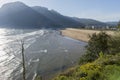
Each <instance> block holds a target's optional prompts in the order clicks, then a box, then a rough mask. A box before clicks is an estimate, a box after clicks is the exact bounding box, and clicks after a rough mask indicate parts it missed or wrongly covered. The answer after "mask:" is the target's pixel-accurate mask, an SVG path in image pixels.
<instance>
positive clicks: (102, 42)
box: [87, 31, 111, 57]
mask: <svg viewBox="0 0 120 80" xmlns="http://www.w3.org/2000/svg"><path fill="white" fill-rule="evenodd" d="M89 37H90V40H89V42H88V46H87V53H89V54H93V55H95V56H96V57H98V56H99V53H100V52H103V53H109V50H110V46H109V40H110V39H111V37H110V36H109V35H108V34H107V33H105V32H103V31H102V32H100V33H98V34H96V33H94V34H93V35H92V36H89Z"/></svg>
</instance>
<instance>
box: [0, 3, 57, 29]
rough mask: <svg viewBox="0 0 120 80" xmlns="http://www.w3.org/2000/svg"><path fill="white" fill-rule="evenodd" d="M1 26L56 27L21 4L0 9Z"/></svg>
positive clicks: (8, 5)
mask: <svg viewBox="0 0 120 80" xmlns="http://www.w3.org/2000/svg"><path fill="white" fill-rule="evenodd" d="M0 25H1V26H12V27H14V26H17V27H23V28H27V27H29V28H30V27H33V26H34V27H39V26H41V27H44V26H53V25H56V24H55V23H54V22H53V21H52V20H50V19H48V18H47V17H45V16H44V15H42V14H40V13H38V12H37V11H35V10H33V9H32V8H30V7H28V6H27V5H25V4H23V3H21V2H13V3H8V4H5V5H3V6H2V8H1V9H0Z"/></svg>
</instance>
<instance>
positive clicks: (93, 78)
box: [53, 32, 120, 80]
mask: <svg viewBox="0 0 120 80" xmlns="http://www.w3.org/2000/svg"><path fill="white" fill-rule="evenodd" d="M117 34H118V35H115V36H109V35H107V34H106V33H105V32H101V33H99V34H96V33H95V34H93V35H92V36H90V40H89V42H88V46H87V47H86V49H87V51H86V54H84V55H83V56H82V57H81V58H80V61H79V65H78V66H76V67H74V68H71V69H69V70H68V71H66V72H64V73H61V74H60V75H58V76H57V77H56V78H54V79H53V80H120V76H119V74H120V49H119V48H120V43H119V42H120V35H119V34H120V33H119V32H117Z"/></svg>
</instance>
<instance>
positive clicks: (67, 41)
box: [0, 28, 86, 80]
mask: <svg viewBox="0 0 120 80" xmlns="http://www.w3.org/2000/svg"><path fill="white" fill-rule="evenodd" d="M21 41H23V42H24V47H25V65H26V78H27V80H34V78H35V77H36V76H37V75H41V76H42V77H43V78H44V80H48V79H49V78H50V77H51V76H53V75H52V74H55V73H58V72H61V71H63V70H64V69H66V68H67V67H69V66H72V65H74V64H76V63H77V62H78V60H79V57H80V56H81V55H82V54H84V52H85V45H86V43H85V42H82V41H78V40H74V39H71V38H68V37H65V36H62V35H60V32H59V31H57V30H50V29H49V30H47V29H37V30H30V29H25V30H22V29H3V28H0V80H22V59H21Z"/></svg>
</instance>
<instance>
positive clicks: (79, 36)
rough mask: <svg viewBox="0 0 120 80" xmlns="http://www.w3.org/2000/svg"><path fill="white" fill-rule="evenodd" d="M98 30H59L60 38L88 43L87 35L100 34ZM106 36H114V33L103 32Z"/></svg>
mask: <svg viewBox="0 0 120 80" xmlns="http://www.w3.org/2000/svg"><path fill="white" fill-rule="evenodd" d="M100 32H101V31H100V30H86V29H76V28H66V29H65V30H60V33H61V35H62V36H67V37H70V38H72V39H75V40H79V41H83V42H88V41H89V39H90V38H89V35H92V34H93V33H97V34H98V33H100ZM105 32H106V33H107V34H108V35H114V31H105Z"/></svg>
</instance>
